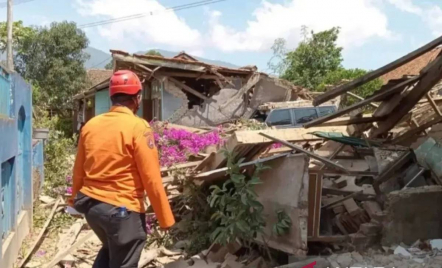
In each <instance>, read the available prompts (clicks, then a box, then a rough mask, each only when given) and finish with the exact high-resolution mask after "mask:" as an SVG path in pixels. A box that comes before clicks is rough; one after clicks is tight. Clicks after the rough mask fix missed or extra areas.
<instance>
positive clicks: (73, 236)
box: [57, 219, 84, 261]
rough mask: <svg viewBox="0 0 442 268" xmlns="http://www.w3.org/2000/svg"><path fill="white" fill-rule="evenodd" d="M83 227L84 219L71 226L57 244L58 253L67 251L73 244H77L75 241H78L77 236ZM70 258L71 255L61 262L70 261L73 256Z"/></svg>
mask: <svg viewBox="0 0 442 268" xmlns="http://www.w3.org/2000/svg"><path fill="white" fill-rule="evenodd" d="M83 225H84V220H83V219H78V220H77V221H76V222H75V223H74V224H72V225H71V227H70V228H69V230H68V232H67V233H66V234H64V235H63V236H62V237H60V240H59V241H58V244H57V251H58V252H63V251H65V250H66V249H68V248H69V247H70V246H72V244H74V243H75V240H77V236H78V234H79V233H80V231H81V229H82V228H83ZM68 256H69V255H67V256H65V257H64V258H63V259H62V260H61V261H68V260H69V259H71V258H72V256H70V258H68Z"/></svg>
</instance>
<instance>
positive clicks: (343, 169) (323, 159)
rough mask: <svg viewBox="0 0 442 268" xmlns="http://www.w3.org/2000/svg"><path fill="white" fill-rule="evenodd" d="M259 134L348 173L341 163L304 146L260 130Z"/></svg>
mask: <svg viewBox="0 0 442 268" xmlns="http://www.w3.org/2000/svg"><path fill="white" fill-rule="evenodd" d="M260 134H261V135H262V136H264V137H266V138H268V139H271V140H273V141H275V142H279V143H282V144H284V145H285V146H287V147H290V148H292V149H294V150H296V151H299V152H303V153H305V154H306V155H308V156H310V157H311V158H314V159H316V160H319V161H321V162H323V163H324V164H326V165H328V166H330V167H332V168H334V169H337V170H340V171H342V172H344V173H347V174H348V173H349V171H348V170H347V169H346V168H344V167H343V166H341V165H339V164H336V163H335V162H333V161H331V160H329V159H327V158H325V157H322V156H319V155H317V154H315V153H312V152H310V151H308V150H305V149H304V148H301V147H298V146H296V145H294V144H291V143H289V142H287V141H285V140H281V139H278V138H274V137H272V136H269V135H267V134H265V133H262V132H261V133H260Z"/></svg>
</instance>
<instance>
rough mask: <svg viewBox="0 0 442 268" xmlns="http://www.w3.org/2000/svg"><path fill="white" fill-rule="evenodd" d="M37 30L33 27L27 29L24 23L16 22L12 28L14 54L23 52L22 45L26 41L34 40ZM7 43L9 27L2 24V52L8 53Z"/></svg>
mask: <svg viewBox="0 0 442 268" xmlns="http://www.w3.org/2000/svg"><path fill="white" fill-rule="evenodd" d="M36 32H37V31H36V29H34V28H32V27H25V26H24V25H23V22H22V21H15V22H14V23H13V26H12V48H13V50H14V52H16V53H17V52H19V51H21V50H22V44H23V43H24V42H25V40H26V39H30V38H33V36H34V35H35V34H36ZM6 43H7V27H6V22H1V23H0V51H1V52H2V53H3V52H5V51H6Z"/></svg>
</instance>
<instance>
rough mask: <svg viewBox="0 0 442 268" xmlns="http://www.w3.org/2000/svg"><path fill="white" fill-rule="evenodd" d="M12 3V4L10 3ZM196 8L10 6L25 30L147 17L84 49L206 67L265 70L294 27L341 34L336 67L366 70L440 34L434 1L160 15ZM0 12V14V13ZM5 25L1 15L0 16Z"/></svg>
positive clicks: (102, 29) (137, 0)
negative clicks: (176, 57)
mask: <svg viewBox="0 0 442 268" xmlns="http://www.w3.org/2000/svg"><path fill="white" fill-rule="evenodd" d="M15 1H16V2H20V0H15ZM196 1H199V0H124V1H121V0H33V1H31V2H27V3H22V4H17V5H15V6H14V20H22V21H23V22H24V23H25V25H43V26H44V25H48V24H49V23H50V22H52V21H63V20H68V21H74V22H76V23H77V24H78V25H82V24H85V23H90V22H95V21H101V20H106V19H112V18H119V17H123V16H128V15H132V14H139V13H147V12H153V14H152V15H149V16H146V17H143V18H139V19H134V20H127V21H124V22H120V23H115V24H108V25H104V26H99V27H92V28H86V29H85V31H86V34H87V36H88V37H89V40H90V46H92V47H95V48H97V49H100V50H103V51H108V50H109V49H111V48H114V49H120V50H125V51H129V52H136V51H139V50H147V49H150V48H162V49H166V50H172V51H182V50H185V51H186V52H189V53H191V54H195V55H198V56H202V57H205V58H210V59H217V60H223V61H227V62H231V63H233V64H236V65H239V66H243V65H249V64H254V65H257V66H258V67H259V69H260V70H262V71H265V70H266V69H267V62H268V60H269V59H270V58H271V56H272V53H271V50H270V47H271V45H272V43H273V41H274V40H275V39H276V38H285V39H286V40H287V44H288V48H289V49H293V48H296V45H297V44H298V42H299V40H300V39H301V36H300V29H301V26H302V25H306V26H307V27H308V28H309V29H312V30H315V31H320V30H325V29H329V28H331V27H333V26H339V27H341V35H340V38H339V44H340V45H342V46H343V47H344V51H343V56H344V66H345V67H348V68H364V69H374V68H377V67H380V66H382V65H383V64H386V63H388V62H390V61H392V60H394V59H396V58H398V57H400V56H403V55H404V54H406V53H408V52H410V51H412V50H413V49H415V48H417V47H419V46H421V45H423V44H425V43H427V42H429V41H431V40H433V39H434V38H436V37H438V36H439V35H441V34H442V1H440V0H333V1H332V0H266V1H261V0H227V1H224V2H219V3H214V4H210V5H205V6H202V7H196V8H191V9H186V10H181V11H176V12H174V11H164V9H165V8H166V7H172V6H177V5H183V4H187V3H192V2H196ZM2 11H3V12H2ZM0 12H1V14H0V19H2V20H5V19H6V9H1V10H0Z"/></svg>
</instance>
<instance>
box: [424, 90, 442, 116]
mask: <svg viewBox="0 0 442 268" xmlns="http://www.w3.org/2000/svg"><path fill="white" fill-rule="evenodd" d="M425 96H426V97H427V99H428V101H429V102H430V105H431V107H433V110H434V111H435V112H436V114H438V115H439V116H442V113H441V111H440V110H439V107H438V106H437V104H436V102H435V101H434V100H433V98H432V97H431V96H430V93H429V92H427V94H425Z"/></svg>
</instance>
